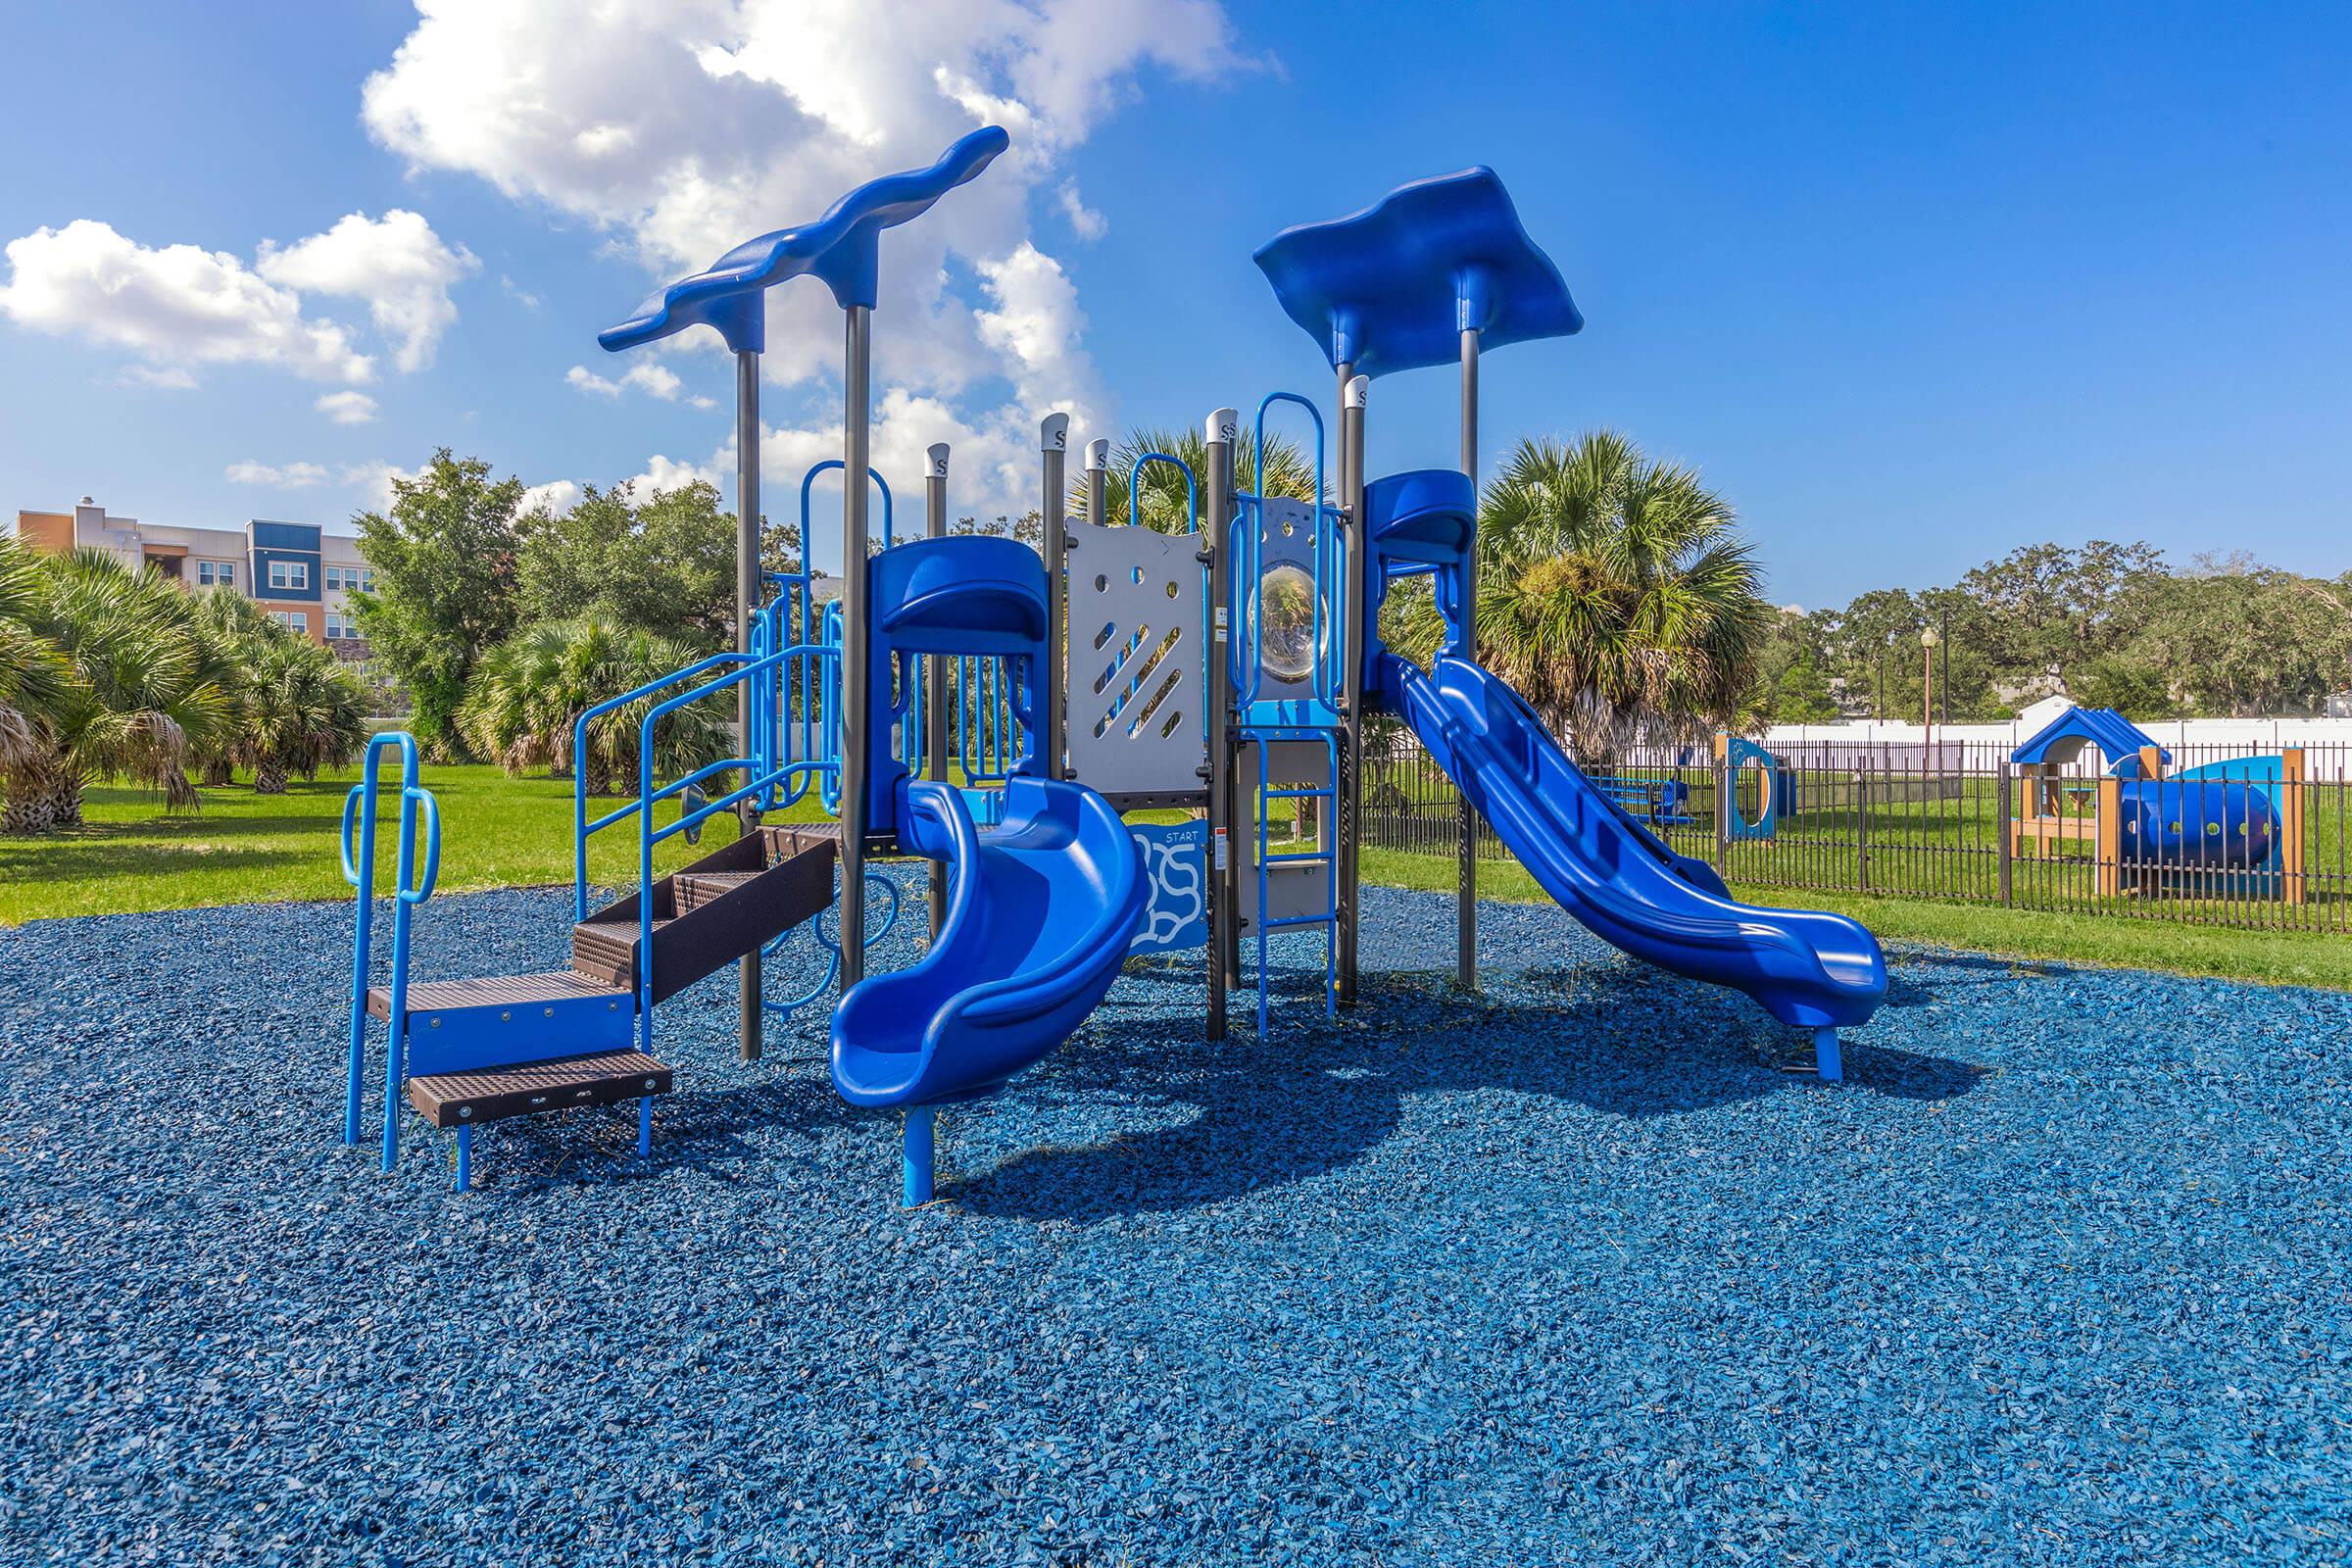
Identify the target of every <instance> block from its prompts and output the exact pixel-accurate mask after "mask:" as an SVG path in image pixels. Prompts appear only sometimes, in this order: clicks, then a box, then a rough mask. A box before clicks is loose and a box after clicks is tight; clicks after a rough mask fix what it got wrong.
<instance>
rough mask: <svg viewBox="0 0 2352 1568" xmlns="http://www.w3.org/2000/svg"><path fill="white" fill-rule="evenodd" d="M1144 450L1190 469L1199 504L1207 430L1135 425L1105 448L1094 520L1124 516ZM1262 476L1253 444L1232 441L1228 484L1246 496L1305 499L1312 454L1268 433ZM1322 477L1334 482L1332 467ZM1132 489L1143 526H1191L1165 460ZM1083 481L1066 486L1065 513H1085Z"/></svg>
mask: <svg viewBox="0 0 2352 1568" xmlns="http://www.w3.org/2000/svg"><path fill="white" fill-rule="evenodd" d="M1150 452H1158V453H1164V454H1166V455H1167V456H1169V457H1171V458H1175V459H1177V460H1178V461H1180V462H1181V463H1183V464H1184V466H1185V467H1187V468H1188V469H1190V470H1191V471H1192V475H1193V488H1194V491H1195V495H1196V499H1197V500H1198V501H1199V502H1200V504H1201V505H1202V506H1203V507H1205V505H1206V503H1205V499H1204V498H1201V497H1200V496H1199V492H1200V488H1201V485H1202V484H1204V483H1206V482H1207V475H1208V436H1207V433H1206V432H1205V431H1203V430H1201V429H1200V428H1197V427H1192V426H1188V427H1186V428H1184V429H1181V430H1170V429H1167V428H1165V427H1162V426H1140V427H1138V428H1136V429H1133V430H1130V431H1128V432H1127V434H1126V435H1125V436H1124V437H1122V438H1121V439H1120V440H1119V441H1118V442H1117V443H1116V444H1114V445H1113V446H1112V447H1111V449H1110V469H1109V479H1108V482H1107V483H1105V484H1104V485H1103V516H1102V518H1101V519H1099V520H1101V521H1102V522H1103V523H1105V524H1107V525H1113V526H1115V525H1120V524H1124V523H1125V522H1126V521H1127V489H1128V479H1129V477H1130V476H1131V475H1133V474H1134V473H1135V466H1136V463H1137V462H1138V461H1139V460H1140V459H1142V457H1143V456H1144V455H1145V454H1146V453H1150ZM1266 479H1267V482H1266V484H1265V486H1264V487H1263V488H1261V487H1260V486H1259V484H1258V482H1257V453H1256V450H1255V443H1254V442H1252V441H1251V440H1250V438H1249V437H1247V436H1245V437H1244V438H1243V439H1241V440H1238V441H1236V442H1234V444H1233V484H1234V488H1235V489H1237V490H1244V491H1248V492H1249V493H1250V494H1251V495H1273V496H1287V497H1289V498H1290V499H1291V500H1293V501H1311V500H1312V499H1314V494H1315V465H1314V459H1313V458H1312V457H1311V456H1310V455H1309V454H1308V453H1306V452H1305V451H1304V450H1303V449H1302V448H1300V447H1299V443H1298V442H1296V441H1293V440H1291V439H1290V438H1289V437H1287V436H1279V435H1275V434H1273V433H1272V432H1268V434H1267V436H1266ZM1323 482H1324V484H1325V486H1326V487H1330V486H1335V485H1337V484H1338V483H1339V469H1338V467H1337V466H1329V467H1326V468H1325V470H1324V474H1323ZM1135 493H1136V500H1137V501H1138V502H1139V503H1140V504H1141V505H1142V507H1143V512H1144V525H1145V526H1146V527H1149V528H1152V529H1154V530H1156V531H1157V532H1160V533H1183V532H1184V531H1186V530H1187V529H1189V528H1190V527H1191V526H1192V525H1193V519H1192V518H1191V517H1189V516H1187V515H1186V514H1185V509H1184V475H1183V474H1181V473H1179V472H1177V471H1176V470H1175V469H1174V468H1172V467H1170V466H1168V465H1166V464H1164V463H1153V464H1149V465H1147V466H1145V468H1144V471H1143V473H1142V475H1141V477H1140V478H1137V479H1136V481H1135ZM1086 507H1087V494H1086V480H1085V476H1084V475H1083V474H1081V475H1080V476H1079V478H1078V480H1077V482H1076V483H1074V484H1073V485H1072V486H1071V487H1070V498H1069V510H1070V515H1071V516H1073V517H1084V516H1086ZM1090 520H1094V519H1090ZM1202 520H1203V521H1205V520H1206V519H1205V518H1203V519H1202Z"/></svg>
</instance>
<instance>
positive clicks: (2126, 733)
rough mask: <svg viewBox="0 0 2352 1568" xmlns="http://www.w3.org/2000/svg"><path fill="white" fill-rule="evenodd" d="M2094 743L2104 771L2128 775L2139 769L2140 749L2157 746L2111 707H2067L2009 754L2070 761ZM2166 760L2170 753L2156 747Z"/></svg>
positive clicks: (2029, 759) (2017, 758)
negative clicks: (2101, 759)
mask: <svg viewBox="0 0 2352 1568" xmlns="http://www.w3.org/2000/svg"><path fill="white" fill-rule="evenodd" d="M2085 746H2095V747H2097V748H2098V749H2099V755H2100V756H2102V757H2104V758H2106V759H2107V771H2109V772H2110V773H2120V774H2123V775H2125V776H2127V777H2129V776H2134V775H2136V774H2137V773H2138V771H2139V749H2140V748H2141V747H2143V746H2156V741H2155V738H2154V737H2153V736H2151V735H2149V734H2148V733H2147V732H2146V731H2144V730H2142V729H2141V728H2140V727H2139V726H2138V725H2137V724H2134V723H2132V722H2131V720H2130V719H2128V718H2126V717H2125V716H2124V715H2123V714H2121V713H2119V712H2117V711H2115V710H2114V709H2112V708H2070V709H2068V710H2067V711H2065V712H2063V713H2060V714H2059V715H2058V716H2057V717H2056V718H2053V719H2051V720H2050V721H2049V722H2048V723H2047V724H2044V725H2043V726H2042V727H2041V729H2040V731H2039V732H2038V733H2036V734H2035V735H2034V738H2033V739H2032V740H2029V741H2027V742H2026V743H2025V744H2024V745H2023V746H2020V747H2019V748H2018V749H2017V750H2016V751H2014V752H2011V753H2010V754H2009V760H2010V761H2012V762H2036V763H2038V762H2071V761H2073V760H2075V759H2076V758H2078V757H2080V756H2082V748H2083V747H2085ZM2156 755H2157V756H2158V757H2160V758H2162V759H2163V760H2165V761H2166V762H2168V763H2169V762H2170V761H2172V760H2173V754H2172V753H2170V752H2168V751H2166V750H2165V749H2164V748H2163V747H2161V746H2156Z"/></svg>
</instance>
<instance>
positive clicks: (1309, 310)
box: [1255, 166, 1585, 375]
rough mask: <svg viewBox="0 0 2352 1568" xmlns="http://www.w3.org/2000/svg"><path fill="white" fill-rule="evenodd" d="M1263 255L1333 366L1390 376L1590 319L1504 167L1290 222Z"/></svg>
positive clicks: (1294, 313)
mask: <svg viewBox="0 0 2352 1568" xmlns="http://www.w3.org/2000/svg"><path fill="white" fill-rule="evenodd" d="M1255 260H1256V262H1257V266H1258V270H1260V271H1262V272H1264V273H1265V274H1266V280H1267V281H1268V282H1270V283H1272V284H1273V285H1274V297H1275V298H1276V299H1278V300H1280V301H1281V302H1282V309H1283V313H1284V314H1285V315H1287V316H1289V317H1290V319H1292V320H1294V321H1296V322H1298V323H1299V325H1300V326H1301V327H1304V328H1305V329H1306V332H1307V335H1308V336H1310V337H1312V338H1314V339H1315V341H1316V342H1317V343H1319V344H1321V345H1322V346H1323V352H1324V354H1325V356H1326V357H1327V358H1328V359H1329V360H1330V361H1331V363H1332V365H1334V366H1335V367H1336V366H1341V365H1353V366H1354V367H1355V368H1356V369H1357V371H1358V372H1360V373H1362V374H1364V375H1385V374H1387V373H1388V372H1389V371H1391V370H1410V369H1415V368H1419V367H1422V366H1426V365H1451V364H1452V363H1454V361H1455V360H1456V359H1457V358H1458V357H1459V356H1460V354H1461V334H1462V333H1463V332H1465V331H1476V332H1477V333H1478V334H1479V340H1480V343H1481V345H1482V346H1483V347H1486V348H1500V347H1502V346H1503V345H1504V344H1506V343H1524V342H1528V341H1530V340H1532V339H1535V338H1545V337H1566V336H1567V335H1568V334H1570V333H1572V332H1577V331H1581V330H1582V329H1583V327H1584V324H1585V319H1584V317H1582V316H1581V315H1579V314H1577V309H1576V302H1575V301H1573V300H1571V299H1570V298H1569V297H1568V285H1567V283H1566V282H1565V281H1564V280H1563V279H1562V278H1561V276H1560V270H1559V269H1558V268H1556V267H1554V266H1552V264H1551V258H1550V257H1548V256H1545V255H1544V252H1543V251H1542V250H1540V249H1538V248H1537V246H1536V242H1535V241H1534V240H1532V239H1530V238H1528V237H1527V230H1526V229H1525V228H1524V227H1522V226H1521V225H1520V222H1519V212H1518V209H1517V208H1515V207H1513V206H1512V205H1511V198H1510V193H1509V192H1508V191H1506V190H1504V189H1503V188H1502V181H1501V180H1500V179H1499V178H1498V177H1496V175H1495V171H1493V170H1492V169H1487V168H1485V167H1483V166H1482V167H1480V168H1477V169H1465V170H1463V171H1462V172H1460V173H1458V174H1440V175H1438V176H1436V177H1435V178H1431V179H1417V180H1414V181H1412V182H1411V183H1409V184H1404V185H1399V186H1397V188H1396V189H1395V190H1393V191H1391V192H1389V193H1388V194H1387V195H1386V196H1383V197H1382V198H1381V199H1380V200H1379V201H1377V202H1374V203H1373V204H1372V205H1371V206H1369V207H1367V208H1365V209H1364V210H1363V211H1362V212H1360V213H1355V214H1351V215H1350V216H1348V217H1347V218H1335V219H1332V220H1330V221H1327V222H1321V223H1301V224H1299V225H1298V226H1297V227H1295V228H1286V229H1284V230H1283V231H1282V232H1281V233H1279V234H1277V235H1275V236H1274V237H1273V238H1272V239H1270V240H1268V241H1266V242H1265V243H1264V244H1263V245H1260V246H1259V247H1258V248H1257V251H1256V256H1255Z"/></svg>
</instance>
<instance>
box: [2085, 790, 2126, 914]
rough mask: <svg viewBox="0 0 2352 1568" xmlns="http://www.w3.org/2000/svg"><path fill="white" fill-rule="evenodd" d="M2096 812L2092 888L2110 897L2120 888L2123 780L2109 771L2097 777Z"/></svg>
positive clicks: (2105, 897)
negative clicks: (2096, 830)
mask: <svg viewBox="0 0 2352 1568" xmlns="http://www.w3.org/2000/svg"><path fill="white" fill-rule="evenodd" d="M2098 813H2099V815H2098V838H2097V840H2096V841H2095V850H2096V854H2095V857H2094V858H2093V861H2092V863H2093V865H2094V866H2095V868H2096V869H2095V871H2094V873H2093V877H2094V880H2093V887H2094V889H2095V890H2096V892H2097V893H2098V896H2099V897H2100V898H2102V899H2111V898H2114V897H2115V896H2116V894H2117V892H2118V891H2119V890H2121V888H2122V887H2123V859H2124V781H2123V780H2122V779H2120V778H2117V777H2116V776H2115V775H2113V774H2112V773H2110V774H2108V775H2106V776H2105V777H2103V778H2101V779H2100V780H2099V803H2098Z"/></svg>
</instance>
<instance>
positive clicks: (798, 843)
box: [760, 822, 841, 860]
mask: <svg viewBox="0 0 2352 1568" xmlns="http://www.w3.org/2000/svg"><path fill="white" fill-rule="evenodd" d="M760 837H761V838H764V839H765V840H767V853H768V856H769V858H772V859H778V860H781V859H788V858H791V857H793V856H795V855H798V854H800V853H801V852H802V851H804V850H811V849H814V848H815V847H816V846H817V845H818V844H820V843H822V844H832V845H836V846H838V845H839V844H840V843H841V824H840V823H839V822H796V823H794V824H793V825H792V826H790V827H763V828H761V829H760Z"/></svg>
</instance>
